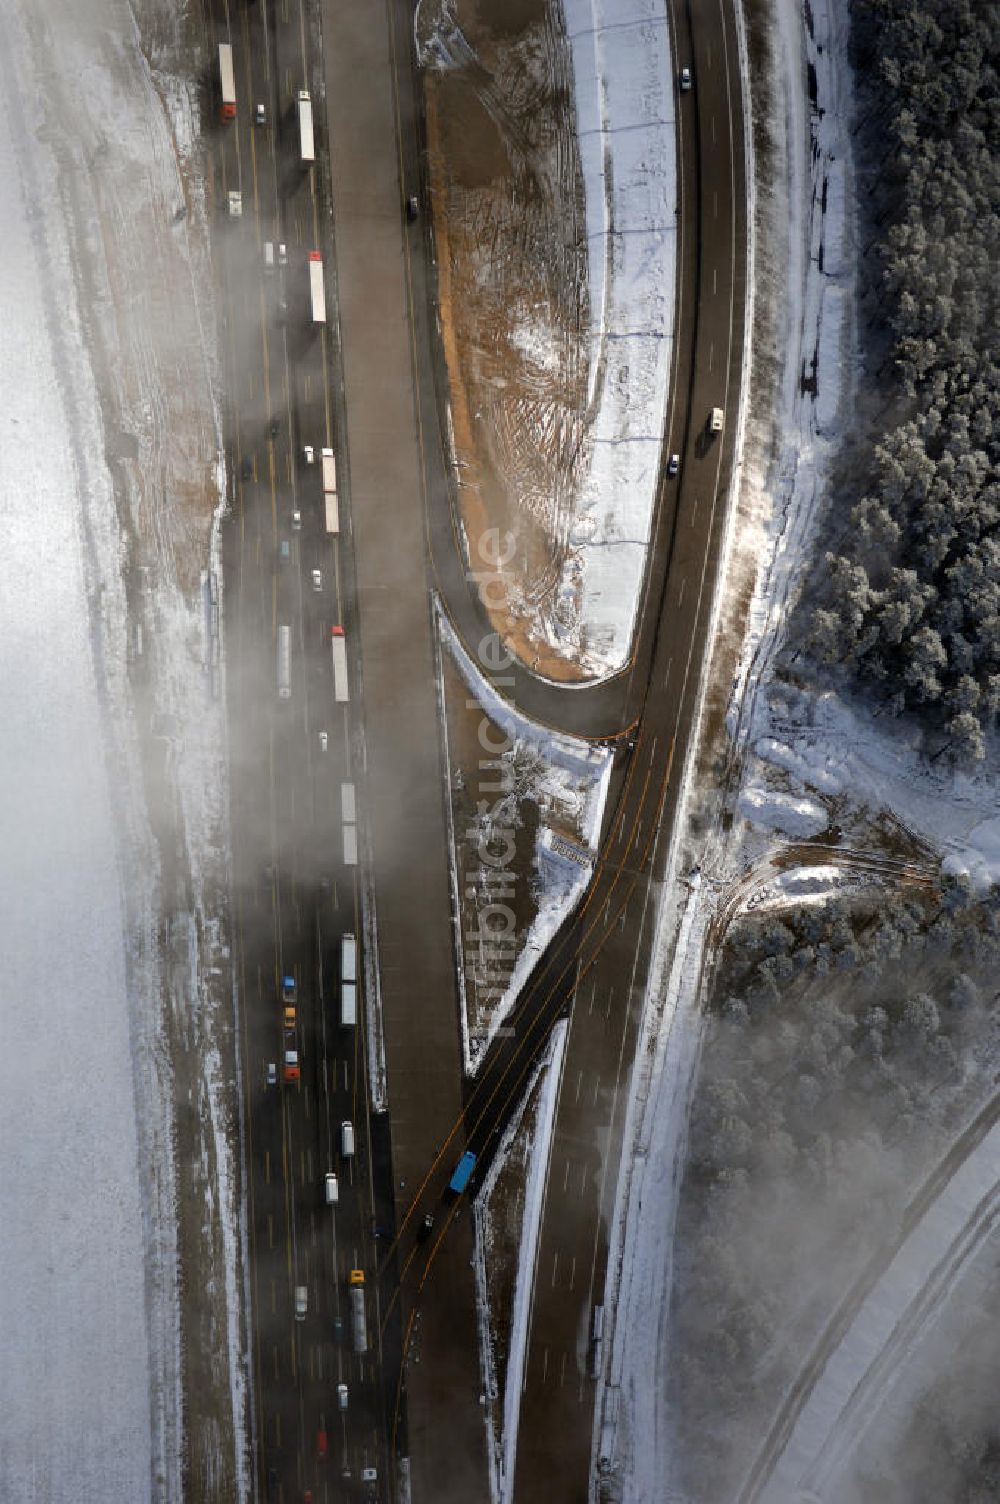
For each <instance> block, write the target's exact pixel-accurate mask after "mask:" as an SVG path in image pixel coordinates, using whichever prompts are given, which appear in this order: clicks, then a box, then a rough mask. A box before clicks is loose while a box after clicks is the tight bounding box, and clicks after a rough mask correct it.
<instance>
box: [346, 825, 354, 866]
mask: <svg viewBox="0 0 1000 1504" xmlns="http://www.w3.org/2000/svg"><path fill="white" fill-rule="evenodd" d="M343 831H344V866H345V867H356V866H357V865H358V827H357V826H356V825H345V826H343Z"/></svg>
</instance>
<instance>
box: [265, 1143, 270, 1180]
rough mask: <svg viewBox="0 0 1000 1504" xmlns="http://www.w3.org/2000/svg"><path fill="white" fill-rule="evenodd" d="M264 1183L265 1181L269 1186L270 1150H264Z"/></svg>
mask: <svg viewBox="0 0 1000 1504" xmlns="http://www.w3.org/2000/svg"><path fill="white" fill-rule="evenodd" d="M264 1181H265V1183H266V1184H267V1185H270V1184H271V1151H270V1149H265V1150H264Z"/></svg>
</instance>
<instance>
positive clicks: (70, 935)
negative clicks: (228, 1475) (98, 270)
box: [0, 7, 179, 1504]
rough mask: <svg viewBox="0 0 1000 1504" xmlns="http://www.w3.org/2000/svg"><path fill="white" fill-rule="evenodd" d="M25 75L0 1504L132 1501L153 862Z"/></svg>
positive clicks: (111, 537) (118, 609)
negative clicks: (142, 1074) (5, 1503)
mask: <svg viewBox="0 0 1000 1504" xmlns="http://www.w3.org/2000/svg"><path fill="white" fill-rule="evenodd" d="M25 54H26V47H25V42H24V38H23V36H22V34H21V32H20V26H19V18H18V16H17V14H16V12H15V13H12V12H11V10H10V8H8V7H5V8H4V11H3V13H2V14H0V59H2V63H0V70H2V71H0V77H2V79H3V90H2V100H0V193H2V195H3V203H4V253H3V257H2V258H0V288H2V302H3V307H4V310H5V313H4V319H3V323H2V331H0V340H2V347H3V357H2V362H0V371H2V376H0V380H2V383H3V427H4V442H3V443H2V444H0V515H2V528H3V539H4V547H3V551H2V554H0V613H2V615H0V619H2V623H3V648H2V650H0V698H2V703H3V705H4V711H5V713H4V715H3V717H2V720H0V766H2V767H3V772H4V792H5V797H4V799H3V802H2V805H0V840H2V849H3V866H2V874H3V875H2V879H0V881H2V891H3V901H2V904H0V936H2V951H3V956H4V975H5V979H6V980H5V984H4V988H3V1029H4V1049H3V1051H2V1055H0V1081H2V1085H0V1114H2V1128H0V1139H2V1143H3V1153H2V1155H0V1268H2V1270H3V1279H2V1281H0V1329H2V1331H3V1341H4V1362H3V1364H2V1365H0V1497H2V1498H3V1499H5V1500H10V1501H12V1504H13V1501H19V1500H53V1501H55V1500H67V1501H69V1500H80V1501H88V1500H93V1501H102V1500H105V1499H109V1498H117V1499H126V1498H129V1499H142V1498H148V1497H149V1496H150V1487H151V1478H152V1473H153V1463H154V1458H155V1461H156V1464H157V1467H158V1468H159V1467H162V1466H164V1465H167V1466H168V1467H169V1466H170V1461H169V1460H168V1459H167V1458H166V1457H165V1456H164V1450H163V1449H164V1444H165V1441H166V1436H165V1432H166V1430H167V1429H170V1428H172V1427H173V1426H175V1425H176V1423H177V1420H178V1418H179V1417H178V1416H177V1414H176V1408H175V1407H176V1399H177V1396H176V1394H175V1393H173V1394H171V1393H166V1394H162V1395H161V1394H158V1393H157V1391H159V1390H160V1388H161V1386H162V1385H163V1384H164V1383H165V1382H166V1383H167V1386H168V1389H169V1388H172V1383H171V1378H172V1379H173V1381H174V1382H175V1380H176V1364H177V1354H176V1352H164V1351H163V1350H162V1349H161V1342H160V1339H159V1338H153V1339H152V1340H151V1338H152V1334H151V1333H150V1331H149V1329H148V1326H147V1313H146V1267H145V1266H146V1248H145V1235H144V1228H143V1216H144V1196H143V1187H142V1184H141V1175H142V1166H141V1163H140V1134H139V1130H138V1127H137V1123H136V1114H137V1110H138V1111H144V1110H149V1108H150V1107H151V1106H153V1105H154V1104H153V1103H150V1102H148V1101H145V1102H141V1103H140V1102H139V1101H138V1100H137V1091H136V1089H137V1087H139V1086H140V1082H139V1081H138V1080H137V1079H136V1075H135V1069H136V1067H137V1066H138V1065H139V1063H140V1061H141V1059H142V1049H143V1045H144V1044H145V1045H147V1046H148V1044H149V1043H150V1041H149V1039H148V1037H147V1038H145V1039H144V1036H147V1034H148V1029H147V1025H146V1022H145V1020H144V1019H143V1017H142V1012H141V1004H142V1002H143V1001H144V997H145V1000H149V999H151V998H152V997H154V996H155V994H156V991H157V985H158V983H157V978H156V973H155V969H154V966H153V964H152V960H151V957H150V954H149V951H148V949H145V948H144V946H143V942H142V938H140V936H139V935H136V934H135V931H134V930H133V928H132V927H133V926H137V927H138V928H139V930H140V934H141V932H142V931H145V940H146V941H147V942H148V938H149V930H150V926H151V923H152V911H151V904H152V898H153V893H152V883H151V881H150V877H149V866H150V863H151V858H152V851H151V836H150V832H149V828H148V826H147V824H146V822H145V819H144V816H143V813H142V810H141V808H140V807H139V805H138V802H137V801H136V800H135V798H134V793H133V791H134V789H135V786H136V783H137V769H136V754H135V746H134V738H133V734H132V731H131V728H130V726H129V724H128V719H127V716H126V714H125V712H124V704H125V700H126V695H127V687H126V684H125V661H124V660H125V636H126V625H125V601H124V591H123V588H122V582H121V578H120V574H119V571H118V569H117V552H118V526H117V520H116V516H115V508H114V501H113V497H112V493H111V481H110V477H109V475H108V472H107V470H106V469H105V467H104V465H103V463H102V454H103V435H102V432H101V414H100V411H99V408H98V404H97V397H96V392H95V388H94V381H93V377H92V375H91V372H90V370H89V368H88V365H87V362H86V359H85V356H84V352H83V347H82V342H81V330H80V325H79V320H78V317H77V314H76V305H75V298H74V290H73V284H72V279H71V276H70V263H69V248H68V246H67V244H66V240H65V235H64V233H61V226H60V223H59V219H58V216H56V215H49V214H46V213H45V209H44V199H45V196H46V191H47V185H48V184H50V183H51V180H52V163H51V160H50V159H49V156H48V153H47V151H45V149H44V148H43V147H41V145H40V144H39V142H38V141H37V140H36V139H35V138H34V137H33V135H32V133H31V131H30V130H29V128H28V125H27V117H28V113H29V109H30V107H29V106H28V102H27V99H26V98H25V90H26V81H25V80H24V79H23V78H19V76H18V75H19V72H20V70H19V68H18V60H21V59H23V58H24V57H25ZM28 87H30V85H28ZM129 827H131V829H129ZM130 931H131V934H130ZM136 942H138V943H136ZM132 946H134V949H132V952H131V955H130V954H129V952H130V948H131V947H132ZM130 988H134V989H135V992H134V994H133V999H134V1003H135V1005H136V1006H135V1008H133V1007H132V1006H130ZM160 1295H161V1298H162V1297H163V1296H167V1295H169V1290H166V1291H163V1290H161V1292H160ZM175 1320H176V1315H175ZM162 1335H163V1336H167V1337H169V1327H168V1329H167V1332H165V1333H163V1334H162ZM163 1407H165V1408H166V1411H167V1414H166V1415H165V1414H164V1413H163ZM168 1416H169V1419H168ZM175 1439H176V1438H175ZM173 1463H174V1466H176V1457H174V1458H173ZM171 1470H172V1469H171Z"/></svg>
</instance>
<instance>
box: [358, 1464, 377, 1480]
mask: <svg viewBox="0 0 1000 1504" xmlns="http://www.w3.org/2000/svg"><path fill="white" fill-rule="evenodd" d="M361 1481H362V1483H377V1482H378V1469H377V1468H374V1467H363V1468H362V1469H361Z"/></svg>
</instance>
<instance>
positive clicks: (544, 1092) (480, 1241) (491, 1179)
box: [473, 1019, 569, 1504]
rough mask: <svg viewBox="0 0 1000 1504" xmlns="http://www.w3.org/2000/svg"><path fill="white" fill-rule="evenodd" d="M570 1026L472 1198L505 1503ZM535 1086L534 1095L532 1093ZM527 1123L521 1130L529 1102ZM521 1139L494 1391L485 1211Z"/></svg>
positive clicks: (498, 1477) (495, 1464) (494, 1441)
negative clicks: (513, 1271) (508, 1304)
mask: <svg viewBox="0 0 1000 1504" xmlns="http://www.w3.org/2000/svg"><path fill="white" fill-rule="evenodd" d="M568 1032H569V1031H568V1026H567V1024H566V1021H565V1020H564V1019H560V1020H559V1022H558V1023H557V1024H556V1025H555V1027H554V1028H553V1030H552V1033H551V1035H550V1037H549V1042H548V1045H547V1047H546V1050H545V1054H544V1056H543V1057H542V1059H541V1060H540V1062H539V1064H538V1066H537V1068H536V1069H535V1071H534V1073H533V1075H532V1078H531V1081H530V1083H529V1085H528V1088H527V1090H526V1091H525V1092H524V1094H523V1096H522V1098H521V1104H522V1105H521V1108H520V1110H519V1111H518V1112H517V1113H516V1114H515V1115H514V1116H513V1117H512V1118H511V1121H510V1122H509V1124H508V1125H507V1127H506V1129H505V1130H504V1135H503V1138H502V1139H501V1140H500V1143H499V1144H498V1145H497V1152H496V1154H495V1156H494V1159H493V1163H492V1165H491V1166H490V1171H489V1174H488V1175H487V1177H486V1180H485V1181H484V1182H483V1185H482V1187H481V1189H480V1191H479V1193H478V1195H477V1196H476V1199H475V1202H474V1203H473V1216H474V1218H475V1225H476V1254H475V1258H476V1293H477V1299H478V1306H479V1310H478V1316H479V1346H480V1355H481V1362H482V1366H483V1390H484V1393H485V1395H486V1396H487V1402H486V1423H487V1429H488V1433H489V1437H490V1448H489V1465H490V1495H491V1498H492V1500H493V1504H509V1501H510V1494H511V1489H512V1487H513V1479H514V1462H515V1459H516V1456H517V1428H518V1420H519V1416H520V1408H521V1389H522V1387H523V1384H524V1359H525V1353H526V1352H527V1346H528V1318H529V1315H530V1313H531V1290H532V1283H533V1272H534V1267H535V1253H536V1249H537V1246H538V1234H539V1230H540V1227H541V1217H542V1200H543V1192H544V1190H545V1176H546V1171H547V1167H548V1163H549V1152H550V1147H551V1143H552V1128H553V1124H554V1123H555V1114H556V1105H557V1101H558V1091H559V1083H560V1079H561V1075H562V1064H563V1057H564V1055H565V1053H566V1039H567V1035H568ZM536 1093H537V1097H536ZM529 1104H530V1114H531V1119H532V1121H531V1124H530V1127H528V1128H527V1130H526V1124H525V1117H526V1114H527V1113H528V1110H529ZM517 1139H521V1140H522V1142H521V1144H520V1146H519V1147H520V1153H521V1158H522V1162H523V1163H524V1164H526V1165H527V1167H528V1168H527V1176H526V1180H525V1186H524V1205H523V1210H522V1214H521V1221H520V1227H521V1241H520V1249H519V1252H518V1259H517V1277H516V1280H515V1285H514V1302H513V1309H512V1310H511V1311H510V1312H506V1313H503V1314H505V1315H506V1316H507V1317H508V1319H509V1323H510V1326H509V1330H508V1333H507V1373H506V1383H505V1384H504V1387H503V1393H502V1394H499V1393H498V1392H497V1390H498V1385H497V1371H496V1361H495V1358H494V1354H493V1346H492V1340H491V1334H490V1319H489V1317H490V1311H489V1290H488V1282H489V1271H488V1267H487V1266H488V1263H489V1256H490V1251H491V1244H492V1239H491V1236H490V1229H491V1219H492V1218H493V1216H496V1217H497V1218H498V1219H500V1220H503V1219H504V1217H505V1215H506V1208H505V1207H504V1206H503V1205H501V1206H499V1207H497V1208H494V1207H493V1206H492V1204H491V1203H492V1198H493V1197H494V1195H495V1194H496V1187H497V1181H498V1180H499V1179H500V1177H501V1176H502V1175H503V1173H504V1170H505V1168H506V1166H507V1163H508V1160H509V1158H510V1154H511V1148H512V1145H513V1144H514V1142H515V1140H517Z"/></svg>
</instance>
